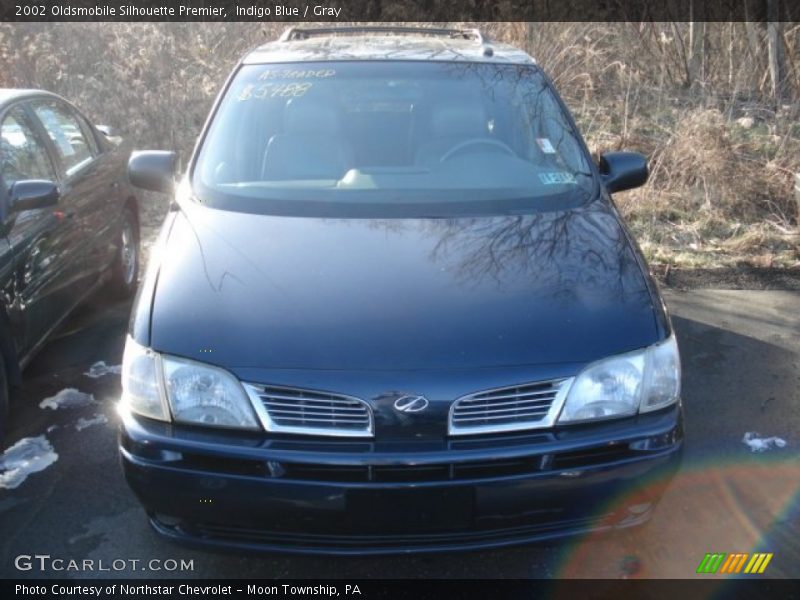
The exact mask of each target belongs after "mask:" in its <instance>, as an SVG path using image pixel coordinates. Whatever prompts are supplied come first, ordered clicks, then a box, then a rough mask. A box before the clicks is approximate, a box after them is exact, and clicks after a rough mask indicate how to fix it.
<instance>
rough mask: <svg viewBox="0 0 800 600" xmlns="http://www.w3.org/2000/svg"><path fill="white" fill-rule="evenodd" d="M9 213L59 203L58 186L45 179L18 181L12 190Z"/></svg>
mask: <svg viewBox="0 0 800 600" xmlns="http://www.w3.org/2000/svg"><path fill="white" fill-rule="evenodd" d="M9 195H10V198H11V205H10V206H9V211H8V212H9V214H13V213H18V212H22V211H23V210H33V209H36V208H47V207H49V206H55V205H56V204H58V197H59V193H58V186H57V185H56V184H55V183H53V182H52V181H46V180H44V179H28V180H24V181H17V182H15V183H14V184H13V185H12V186H11V190H10V194H9Z"/></svg>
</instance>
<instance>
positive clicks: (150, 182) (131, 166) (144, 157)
mask: <svg viewBox="0 0 800 600" xmlns="http://www.w3.org/2000/svg"><path fill="white" fill-rule="evenodd" d="M177 171H178V154H177V153H176V152H167V151H165V150H145V151H142V152H134V153H132V154H131V158H130V160H128V178H129V179H130V180H131V183H132V184H133V185H135V186H136V187H139V188H142V189H144V190H150V191H151V192H163V193H165V194H170V193H172V192H173V190H174V188H175V175H176V173H177Z"/></svg>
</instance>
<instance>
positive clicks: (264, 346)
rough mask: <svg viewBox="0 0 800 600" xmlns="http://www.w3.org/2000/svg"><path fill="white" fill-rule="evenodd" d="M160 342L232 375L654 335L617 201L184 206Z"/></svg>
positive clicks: (498, 355) (632, 343)
mask: <svg viewBox="0 0 800 600" xmlns="http://www.w3.org/2000/svg"><path fill="white" fill-rule="evenodd" d="M159 260H160V271H159V274H158V281H157V285H156V289H155V292H154V298H153V303H152V313H151V319H152V321H151V345H152V347H153V348H154V349H156V350H158V351H162V352H166V353H171V354H176V355H180V356H185V357H189V358H194V359H196V360H201V361H205V362H209V363H213V364H217V365H220V366H223V367H226V368H230V369H233V370H237V369H239V370H241V369H242V368H256V369H328V370H362V371H366V370H384V371H385V370H393V371H394V370H411V369H415V370H419V369H426V370H427V369H454V368H458V369H464V368H467V369H469V368H479V367H500V366H513V365H546V364H556V363H562V364H563V363H586V362H588V361H591V360H596V359H598V358H601V357H604V356H608V355H611V354H615V353H620V352H625V351H628V350H632V349H635V348H639V347H643V346H647V345H649V344H651V343H654V342H655V341H657V335H658V332H657V328H656V319H655V317H654V315H655V313H654V307H653V304H652V298H651V295H650V293H649V290H648V288H647V286H646V283H645V279H644V276H643V274H642V271H641V268H640V267H639V264H638V263H637V261H636V258H635V255H634V253H633V250H632V248H631V246H630V243H629V242H628V240H627V238H626V236H625V234H624V232H623V230H622V227H621V225H620V223H619V221H618V219H617V217H616V215H615V213H614V212H613V210H612V209H611V208H610V207H609V206H608V205H606V204H605V203H604V202H602V201H597V202H594V203H591V204H589V205H587V206H584V207H581V208H577V209H570V210H565V211H557V212H541V213H535V214H529V215H524V216H491V217H469V218H458V219H389V220H380V219H330V218H311V217H284V216H269V215H257V214H247V213H240V212H231V211H223V210H218V209H212V208H208V207H204V206H201V205H197V204H190V205H187V206H183V207H182V209H181V211H180V212H179V213H178V214H177V215H176V217H175V219H174V223H173V225H172V229H171V231H170V233H169V238H168V240H167V242H166V244H165V246H164V247H163V249H162V256H161V257H160V259H159Z"/></svg>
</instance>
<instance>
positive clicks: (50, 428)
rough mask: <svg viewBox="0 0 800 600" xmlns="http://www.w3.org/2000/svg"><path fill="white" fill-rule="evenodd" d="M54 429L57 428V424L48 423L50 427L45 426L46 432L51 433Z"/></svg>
mask: <svg viewBox="0 0 800 600" xmlns="http://www.w3.org/2000/svg"><path fill="white" fill-rule="evenodd" d="M56 429H58V425H50V427H48V428H47V433H53V432H54V431H55V430H56Z"/></svg>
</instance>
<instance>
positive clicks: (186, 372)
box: [122, 337, 259, 429]
mask: <svg viewBox="0 0 800 600" xmlns="http://www.w3.org/2000/svg"><path fill="white" fill-rule="evenodd" d="M122 390H123V403H124V404H125V406H126V407H127V408H129V409H130V410H131V411H132V412H135V413H137V414H140V415H142V416H145V417H150V418H152V419H158V420H160V421H169V420H170V419H173V420H174V421H176V422H179V423H189V424H194V425H206V426H211V427H234V428H238V429H259V425H258V421H257V420H256V417H255V414H254V413H253V407H252V405H251V404H250V399H249V398H248V397H247V394H246V393H245V391H244V389H243V388H242V386H241V384H240V383H239V381H238V380H237V379H236V378H235V377H234V376H233V375H231V374H230V373H229V372H228V371H226V370H224V369H220V368H219V367H214V366H211V365H207V364H203V363H199V362H195V361H193V360H187V359H184V358H177V357H174V356H167V355H160V354H158V353H156V352H153V351H152V350H150V349H148V348H144V347H142V346H140V345H139V344H137V343H136V342H134V341H133V339H131V338H130V337H129V338H128V340H127V342H126V344H125V357H124V359H123V365H122Z"/></svg>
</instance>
